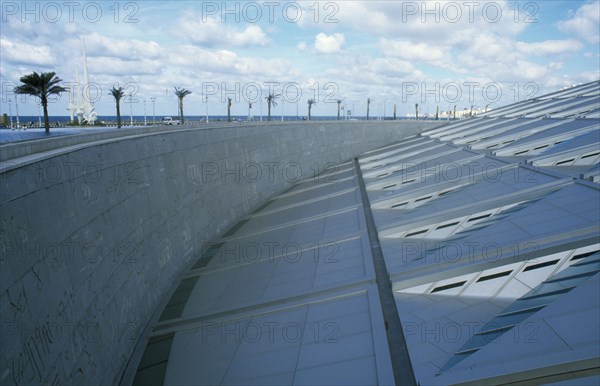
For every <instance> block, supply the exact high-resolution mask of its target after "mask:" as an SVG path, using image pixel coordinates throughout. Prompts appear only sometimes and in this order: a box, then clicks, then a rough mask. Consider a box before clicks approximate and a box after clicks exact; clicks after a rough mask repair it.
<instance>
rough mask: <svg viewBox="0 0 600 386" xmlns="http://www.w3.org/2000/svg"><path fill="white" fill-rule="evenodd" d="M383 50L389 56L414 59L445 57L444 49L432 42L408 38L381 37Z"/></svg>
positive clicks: (432, 59) (438, 58)
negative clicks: (389, 38) (415, 40)
mask: <svg viewBox="0 0 600 386" xmlns="http://www.w3.org/2000/svg"><path fill="white" fill-rule="evenodd" d="M379 46H380V48H381V51H382V52H383V53H384V54H385V55H387V56H393V57H398V58H403V59H406V60H414V61H425V62H430V61H437V60H441V59H443V58H444V55H445V54H444V50H443V49H442V48H440V47H437V46H435V45H432V44H427V43H414V42H411V41H408V40H388V39H381V41H380V42H379Z"/></svg>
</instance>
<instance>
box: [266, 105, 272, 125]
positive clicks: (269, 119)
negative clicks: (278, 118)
mask: <svg viewBox="0 0 600 386" xmlns="http://www.w3.org/2000/svg"><path fill="white" fill-rule="evenodd" d="M268 106H269V118H268V119H267V120H268V121H269V122H270V121H271V102H269V103H268Z"/></svg>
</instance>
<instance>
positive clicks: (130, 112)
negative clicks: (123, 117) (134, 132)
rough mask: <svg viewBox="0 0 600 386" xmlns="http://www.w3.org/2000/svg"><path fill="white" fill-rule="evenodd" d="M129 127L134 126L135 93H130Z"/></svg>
mask: <svg viewBox="0 0 600 386" xmlns="http://www.w3.org/2000/svg"><path fill="white" fill-rule="evenodd" d="M129 126H133V93H129Z"/></svg>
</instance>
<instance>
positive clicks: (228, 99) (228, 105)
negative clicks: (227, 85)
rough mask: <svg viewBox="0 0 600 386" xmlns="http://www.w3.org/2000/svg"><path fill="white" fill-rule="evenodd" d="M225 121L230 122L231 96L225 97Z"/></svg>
mask: <svg viewBox="0 0 600 386" xmlns="http://www.w3.org/2000/svg"><path fill="white" fill-rule="evenodd" d="M227 122H231V98H229V97H227Z"/></svg>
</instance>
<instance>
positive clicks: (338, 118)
mask: <svg viewBox="0 0 600 386" xmlns="http://www.w3.org/2000/svg"><path fill="white" fill-rule="evenodd" d="M337 120H338V121H339V120H340V104H339V103H338V117H337Z"/></svg>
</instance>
